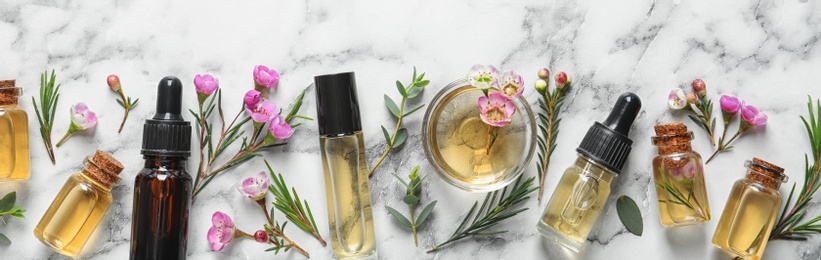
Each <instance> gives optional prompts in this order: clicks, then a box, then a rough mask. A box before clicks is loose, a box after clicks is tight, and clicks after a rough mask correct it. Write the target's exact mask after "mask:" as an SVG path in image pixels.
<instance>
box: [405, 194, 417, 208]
mask: <svg viewBox="0 0 821 260" xmlns="http://www.w3.org/2000/svg"><path fill="white" fill-rule="evenodd" d="M402 201H404V202H405V204H408V205H416V203H419V197H416V196H414V195H413V194H411V195H408V196H405V198H404V199H402Z"/></svg>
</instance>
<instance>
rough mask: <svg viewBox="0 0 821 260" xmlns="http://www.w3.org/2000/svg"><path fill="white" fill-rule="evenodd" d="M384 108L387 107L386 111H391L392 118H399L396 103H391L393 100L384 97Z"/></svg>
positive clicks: (386, 96)
mask: <svg viewBox="0 0 821 260" xmlns="http://www.w3.org/2000/svg"><path fill="white" fill-rule="evenodd" d="M385 106H387V107H388V110H390V111H391V114H393V116H395V117H396V118H399V116H400V115H401V114H399V107H398V106H396V102H393V99H391V97H389V96H388V95H385Z"/></svg>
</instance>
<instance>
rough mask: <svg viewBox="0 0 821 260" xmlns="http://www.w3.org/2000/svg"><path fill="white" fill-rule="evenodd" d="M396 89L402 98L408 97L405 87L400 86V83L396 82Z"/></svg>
mask: <svg viewBox="0 0 821 260" xmlns="http://www.w3.org/2000/svg"><path fill="white" fill-rule="evenodd" d="M396 89H397V90H399V94H402V96H403V97H406V98H407V97H408V93H407V92H405V86H404V85H402V82H399V81H398V80H397V81H396Z"/></svg>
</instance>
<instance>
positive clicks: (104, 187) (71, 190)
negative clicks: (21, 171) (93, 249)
mask: <svg viewBox="0 0 821 260" xmlns="http://www.w3.org/2000/svg"><path fill="white" fill-rule="evenodd" d="M122 170H123V165H122V164H120V162H118V161H117V160H116V159H114V157H111V155H109V154H107V153H104V152H102V151H97V153H96V154H94V157H93V158H87V159H86V160H85V167H84V168H83V171H82V172H80V173H77V174H74V175H72V176H71V177H69V178H68V181H66V184H65V185H63V188H62V189H61V190H60V193H57V197H56V198H54V201H53V202H52V203H51V206H49V207H48V210H46V213H45V214H43V218H41V219H40V222H39V223H38V224H37V227H35V228H34V236H35V237H37V239H39V240H40V242H43V244H45V245H46V246H48V247H49V248H51V249H53V250H54V251H57V252H58V253H61V254H64V255H67V256H70V257H75V256H77V255H78V254H79V253H80V251H81V250H82V249H83V246H85V244H86V242H88V238H89V237H90V236H91V234H92V233H94V230H95V229H97V225H99V224H100V221H101V220H102V218H103V216H104V215H105V212H106V211H108V207H109V206H110V205H111V200H112V197H111V187H113V186H114V185H116V184H117V183H118V182H120V176H119V175H118V174H120V172H121V171H122Z"/></svg>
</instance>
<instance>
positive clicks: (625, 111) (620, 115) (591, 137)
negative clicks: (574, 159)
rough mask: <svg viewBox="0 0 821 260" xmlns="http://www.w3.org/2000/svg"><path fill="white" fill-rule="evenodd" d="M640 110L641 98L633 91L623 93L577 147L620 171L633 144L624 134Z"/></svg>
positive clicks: (577, 149)
mask: <svg viewBox="0 0 821 260" xmlns="http://www.w3.org/2000/svg"><path fill="white" fill-rule="evenodd" d="M639 110H641V100H640V99H639V97H638V96H636V94H633V93H630V92H627V93H624V94H622V95H621V96H619V100H618V101H616V105H615V106H613V110H612V111H610V115H609V116H607V120H604V123H599V122H596V123H594V124H593V126H591V127H590V130H587V134H586V135H585V136H584V139H582V143H581V144H579V148H576V151H577V152H579V153H580V154H582V155H584V156H586V157H588V158H590V159H591V160H593V161H595V162H597V163H599V164H601V165H604V166H605V167H607V168H609V169H610V170H612V171H613V172H615V173H616V174H620V173H621V169H622V167H624V163H625V162H626V161H627V156H628V155H630V150H631V149H632V148H631V145H633V141H632V140H630V138H628V137H627V134H628V133H629V132H630V126H631V125H633V120H635V119H636V116H638V114H639Z"/></svg>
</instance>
